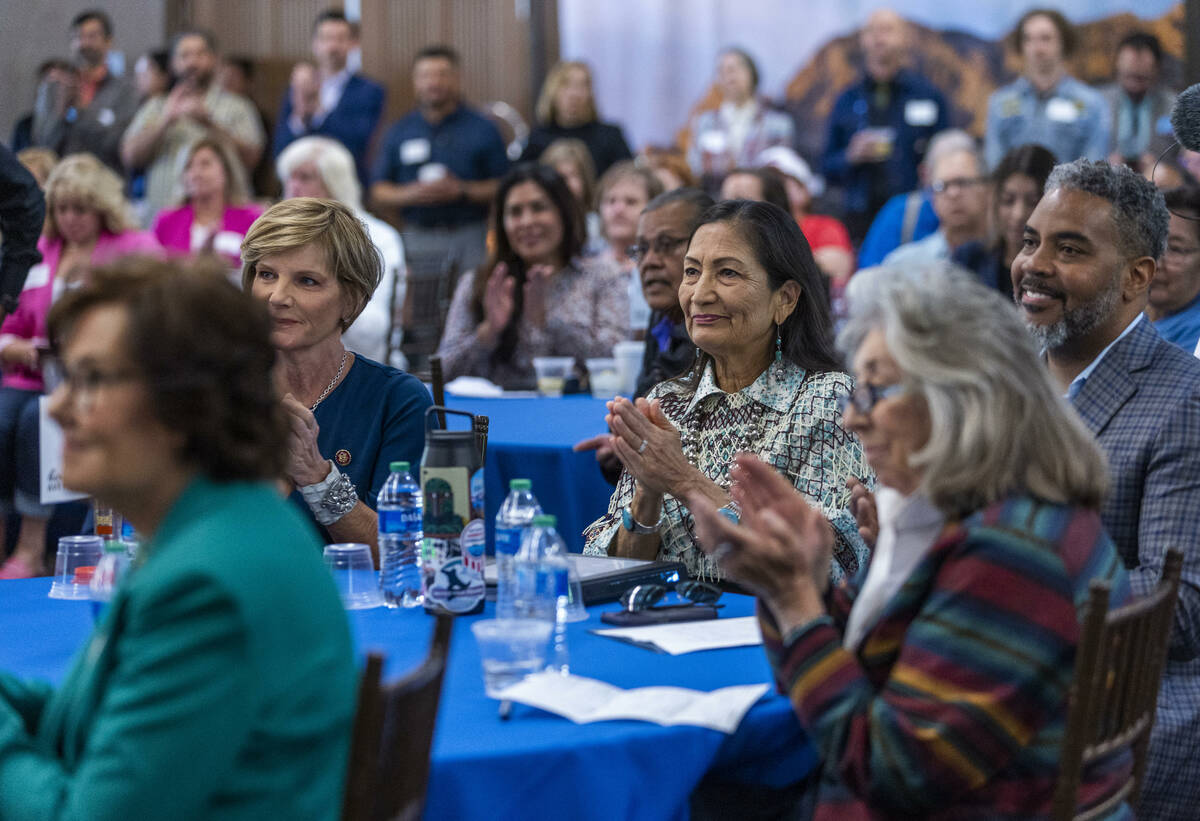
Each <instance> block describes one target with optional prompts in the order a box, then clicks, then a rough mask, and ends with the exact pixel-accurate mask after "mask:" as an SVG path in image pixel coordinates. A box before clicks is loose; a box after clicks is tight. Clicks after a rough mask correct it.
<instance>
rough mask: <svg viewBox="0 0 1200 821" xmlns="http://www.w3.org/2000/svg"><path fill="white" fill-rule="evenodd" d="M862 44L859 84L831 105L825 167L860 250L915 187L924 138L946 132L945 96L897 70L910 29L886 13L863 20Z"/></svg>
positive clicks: (907, 71) (915, 76)
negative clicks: (885, 211) (875, 225)
mask: <svg viewBox="0 0 1200 821" xmlns="http://www.w3.org/2000/svg"><path fill="white" fill-rule="evenodd" d="M859 40H860V43H861V45H862V50H863V59H864V63H865V65H864V69H865V72H864V75H863V78H862V79H861V80H860V81H859V82H857V83H855V84H854V85H852V86H851V87H850V88H848V89H846V91H844V92H842V95H841V96H840V97H838V99H837V102H835V103H834V104H833V112H832V114H830V118H829V138H828V140H827V141H826V143H825V156H824V158H823V160H822V167H823V170H824V172H825V177H826V179H827V180H829V182H830V183H832V184H834V185H840V186H842V188H844V189H845V222H846V227H847V229H848V230H849V231H850V238H851V239H852V240H853V241H854V242H855V243H858V242H859V241H861V240H862V238H863V236H864V235H865V234H866V233H867V228H868V227H869V226H870V224H871V220H872V219H873V218H874V216H875V213H876V212H877V211H878V210H879V209H880V208H881V207H882V206H883V204H884V203H886V202H887V201H888V199H889V198H891V197H892V196H893V195H895V194H901V193H903V192H905V191H911V190H913V189H915V188H916V187H917V166H918V165H920V164H921V161H922V160H923V159H924V157H925V149H926V147H927V145H928V143H929V139H930V138H931V137H932V136H933V135H934V134H936V133H937V132H939V131H942V130H944V129H945V128H947V127H948V125H949V112H948V111H947V108H946V101H945V98H944V97H943V96H942V93H941V92H940V91H938V90H937V89H936V88H934V87H933V85H932V84H930V82H929V81H928V80H926V79H925V78H924V77H922V76H921V75H920V74H917V73H916V72H914V71H912V70H910V69H905V68H903V67H902V64H903V60H904V55H905V52H906V51H907V46H908V40H909V31H908V23H907V22H906V21H905V20H904V18H902V17H900V15H898V14H896V12H894V11H892V10H891V9H879V10H877V11H875V12H874V13H872V14H871V16H870V17H868V18H867V23H866V25H865V26H864V27H863V29H862V32H861V34H860V35H859Z"/></svg>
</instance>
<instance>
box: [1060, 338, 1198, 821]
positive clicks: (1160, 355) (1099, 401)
mask: <svg viewBox="0 0 1200 821" xmlns="http://www.w3.org/2000/svg"><path fill="white" fill-rule="evenodd" d="M1071 401H1072V404H1074V406H1075V409H1076V410H1077V411H1078V412H1079V415H1080V416H1081V417H1083V421H1084V423H1085V424H1086V425H1087V426H1088V428H1089V429H1090V430H1091V431H1092V433H1094V434H1095V435H1096V439H1097V441H1098V442H1099V443H1100V446H1101V447H1102V448H1104V452H1105V454H1106V455H1107V456H1108V463H1109V472H1110V473H1111V476H1112V489H1111V491H1110V492H1109V497H1108V501H1107V502H1106V503H1105V505H1104V509H1103V510H1102V511H1101V515H1102V518H1103V519H1104V527H1105V529H1107V530H1108V532H1109V535H1111V536H1112V539H1113V542H1114V543H1116V546H1117V552H1118V553H1120V555H1121V558H1122V559H1123V560H1124V562H1125V567H1126V568H1127V569H1128V571H1129V578H1130V583H1131V584H1132V586H1133V591H1134V593H1137V594H1144V593H1146V592H1147V591H1149V590H1151V589H1153V587H1154V586H1155V585H1156V584H1157V583H1158V579H1159V576H1160V575H1161V573H1162V564H1163V558H1164V556H1165V555H1166V552H1167V549H1168V548H1170V547H1177V548H1179V549H1180V550H1182V551H1183V553H1184V560H1183V577H1182V581H1181V584H1180V586H1179V603H1178V604H1177V605H1176V608H1175V629H1174V632H1173V633H1172V635H1171V656H1170V658H1169V659H1168V661H1167V669H1166V672H1165V674H1164V675H1163V683H1162V689H1161V690H1160V691H1159V695H1158V714H1157V718H1156V721H1155V725H1154V735H1153V737H1152V738H1151V740H1150V752H1149V757H1148V760H1147V768H1146V776H1145V780H1144V781H1143V784H1142V800H1141V804H1140V807H1139V813H1138V814H1139V815H1141V816H1143V817H1145V818H1153V819H1156V821H1158V820H1159V819H1163V820H1164V821H1172V819H1179V820H1180V821H1185V819H1186V820H1187V821H1190V819H1195V818H1196V817H1197V815H1198V814H1200V811H1198V810H1197V807H1200V361H1198V360H1197V359H1196V358H1195V357H1193V356H1192V355H1191V354H1189V353H1187V352H1185V351H1183V350H1181V349H1179V348H1178V347H1176V346H1175V345H1172V344H1171V343H1169V342H1167V341H1166V340H1164V339H1163V338H1162V337H1161V336H1159V334H1158V331H1157V330H1155V329H1154V326H1153V325H1152V324H1151V323H1149V322H1146V321H1144V320H1143V321H1141V322H1138V324H1137V325H1136V326H1135V327H1134V328H1133V329H1132V330H1131V331H1130V332H1129V333H1128V334H1126V335H1125V337H1124V338H1123V339H1121V340H1120V341H1119V342H1117V344H1115V345H1113V347H1112V348H1111V349H1110V350H1109V351H1108V353H1107V354H1106V355H1105V357H1104V359H1102V360H1101V361H1100V363H1099V364H1098V365H1097V366H1096V369H1095V370H1094V371H1093V372H1092V374H1091V376H1089V377H1088V380H1087V382H1085V383H1084V385H1083V387H1082V388H1081V389H1080V390H1079V392H1078V393H1077V394H1076V395H1075V397H1074V398H1073V399H1072V400H1071Z"/></svg>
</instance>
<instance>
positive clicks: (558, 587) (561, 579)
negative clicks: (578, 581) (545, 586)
mask: <svg viewBox="0 0 1200 821" xmlns="http://www.w3.org/2000/svg"><path fill="white" fill-rule="evenodd" d="M554 595H555V597H556V598H557V597H562V596H568V597H569V596H570V595H571V574H570V573H569V572H568V570H567V568H565V567H560V568H559V569H558V570H555V571H554Z"/></svg>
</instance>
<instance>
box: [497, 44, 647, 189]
mask: <svg viewBox="0 0 1200 821" xmlns="http://www.w3.org/2000/svg"><path fill="white" fill-rule="evenodd" d="M534 113H535V114H536V115H537V125H536V126H534V128H533V130H532V131H530V132H529V141H528V142H527V143H526V144H525V151H524V152H522V154H521V160H522V161H529V160H537V159H540V158H541V155H542V152H543V151H545V150H546V148H547V146H549V145H550V143H552V142H554V141H555V140H561V139H564V138H574V139H577V140H582V141H583V143H584V145H586V146H587V149H588V152H589V153H591V155H592V163H593V164H594V165H595V166H596V173H597V174H603V173H604V172H605V171H607V170H608V169H609V167H610V166H612V165H613V163H617V162H620V161H621V160H628V159H630V158H631V157H632V156H633V154H632V152H630V150H629V143H628V142H626V141H625V134H624V132H622V131H621V127H620V126H619V125H616V124H615V123H605V122H601V120H600V114H599V113H598V112H597V111H596V97H595V95H594V94H593V93H592V70H591V69H590V68H588V65H587V63H581V62H579V61H578V60H568V61H565V62H562V63H559V64H558V65H556V66H555V67H554V68H552V69H551V70H550V73H549V75H547V77H546V82H544V83H542V91H541V93H540V94H539V95H538V101H537V106H536V107H535V109H534Z"/></svg>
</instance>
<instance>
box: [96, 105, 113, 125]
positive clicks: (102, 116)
mask: <svg viewBox="0 0 1200 821" xmlns="http://www.w3.org/2000/svg"><path fill="white" fill-rule="evenodd" d="M116 121H117V115H116V114H113V110H112V109H111V108H102V109H100V113H99V114H97V115H96V122H98V123H100V125H102V126H104V127H105V128H111V127H112V124H113V123H115V122H116Z"/></svg>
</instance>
